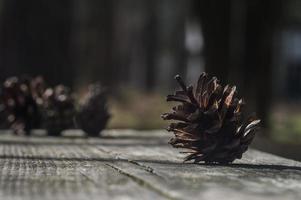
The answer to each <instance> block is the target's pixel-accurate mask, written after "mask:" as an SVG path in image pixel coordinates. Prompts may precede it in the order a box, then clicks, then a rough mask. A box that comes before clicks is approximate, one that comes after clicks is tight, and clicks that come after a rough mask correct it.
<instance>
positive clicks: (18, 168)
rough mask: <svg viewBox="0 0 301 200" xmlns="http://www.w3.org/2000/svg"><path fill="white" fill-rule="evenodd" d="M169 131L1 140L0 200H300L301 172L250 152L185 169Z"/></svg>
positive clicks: (289, 162)
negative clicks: (227, 162)
mask: <svg viewBox="0 0 301 200" xmlns="http://www.w3.org/2000/svg"><path fill="white" fill-rule="evenodd" d="M167 141H168V134H166V133H165V132H163V131H152V132H140V131H131V130H124V131H114V130H113V131H106V132H105V133H104V138H96V139H95V138H82V137H63V138H50V137H31V138H25V137H15V136H11V135H2V136H0V169H1V177H0V199H41V198H43V199H100V198H101V199H200V198H205V199H217V198H224V197H225V196H226V197H228V198H230V199H241V198H244V199H301V182H300V181H301V164H300V163H299V162H296V161H292V160H288V159H284V158H280V157H277V156H273V155H270V154H266V153H262V152H259V151H255V150H250V151H249V152H248V153H246V154H245V156H244V158H243V159H242V160H239V161H236V162H235V163H234V164H233V165H228V166H220V165H202V164H201V165H196V164H189V163H188V164H183V163H182V157H183V156H182V155H181V154H179V153H178V150H177V149H173V148H171V147H169V146H168V145H167Z"/></svg>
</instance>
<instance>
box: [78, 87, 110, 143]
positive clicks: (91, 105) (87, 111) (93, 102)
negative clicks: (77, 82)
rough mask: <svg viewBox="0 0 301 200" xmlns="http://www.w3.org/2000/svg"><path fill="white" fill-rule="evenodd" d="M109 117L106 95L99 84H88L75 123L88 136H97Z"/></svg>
mask: <svg viewBox="0 0 301 200" xmlns="http://www.w3.org/2000/svg"><path fill="white" fill-rule="evenodd" d="M109 118H110V114H109V112H108V107H107V97H106V94H105V91H104V90H103V89H102V88H101V86H100V84H94V85H90V86H89V91H88V93H87V95H86V96H85V97H84V99H83V101H82V103H81V104H80V108H79V112H78V114H77V117H76V123H77V124H78V126H79V128H81V129H82V130H83V131H85V133H86V134H87V135H88V136H94V137H95V136H99V133H100V131H102V130H103V129H104V128H105V127H106V124H107V122H108V120H109Z"/></svg>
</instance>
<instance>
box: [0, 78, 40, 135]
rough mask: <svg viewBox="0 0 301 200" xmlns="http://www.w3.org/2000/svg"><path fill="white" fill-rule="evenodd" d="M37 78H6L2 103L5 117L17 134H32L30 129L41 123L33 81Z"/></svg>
mask: <svg viewBox="0 0 301 200" xmlns="http://www.w3.org/2000/svg"><path fill="white" fill-rule="evenodd" d="M33 80H35V78H33V79H32V78H29V77H25V76H24V77H21V78H18V77H11V78H8V79H6V81H5V82H4V84H3V87H2V95H1V99H2V103H3V104H2V105H3V107H4V110H3V111H2V112H3V113H5V116H6V117H5V118H6V120H7V123H8V125H9V127H10V128H12V129H13V130H14V132H15V133H16V134H27V135H29V134H30V130H31V129H33V128H38V127H39V125H40V115H39V111H38V106H37V103H36V101H35V99H34V98H33V95H32V93H34V92H35V88H33V87H31V82H32V81H33Z"/></svg>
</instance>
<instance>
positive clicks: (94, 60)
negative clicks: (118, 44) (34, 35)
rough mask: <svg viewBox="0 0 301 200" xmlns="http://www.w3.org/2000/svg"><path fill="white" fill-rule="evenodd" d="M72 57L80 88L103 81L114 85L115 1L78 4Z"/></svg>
mask: <svg viewBox="0 0 301 200" xmlns="http://www.w3.org/2000/svg"><path fill="white" fill-rule="evenodd" d="M73 19H74V20H73V25H72V31H73V35H72V40H73V45H74V46H73V47H72V49H73V50H72V55H73V58H74V67H75V71H76V83H75V85H76V87H81V86H82V85H86V84H89V83H91V82H94V81H100V82H101V83H103V84H104V85H113V84H114V83H115V82H116V81H117V80H116V79H115V75H116V73H117V72H116V69H115V68H114V66H113V65H112V19H113V2H112V1H108V0H104V1H100V0H93V1H81V0H76V1H74V16H73Z"/></svg>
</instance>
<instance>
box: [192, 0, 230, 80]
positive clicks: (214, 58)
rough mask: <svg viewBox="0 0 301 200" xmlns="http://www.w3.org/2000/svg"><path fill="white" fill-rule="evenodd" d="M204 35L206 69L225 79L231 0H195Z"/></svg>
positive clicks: (227, 64)
mask: <svg viewBox="0 0 301 200" xmlns="http://www.w3.org/2000/svg"><path fill="white" fill-rule="evenodd" d="M195 4H196V7H198V8H199V12H198V15H199V18H200V22H201V26H202V31H203V37H204V57H205V63H206V64H205V66H206V71H207V72H208V73H209V74H212V75H214V76H217V77H219V78H220V79H221V80H222V81H223V82H225V81H227V77H228V71H229V66H230V60H229V59H230V55H229V52H230V10H231V9H230V7H231V0H223V1H219V0H211V1H205V0H196V1H195Z"/></svg>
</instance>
